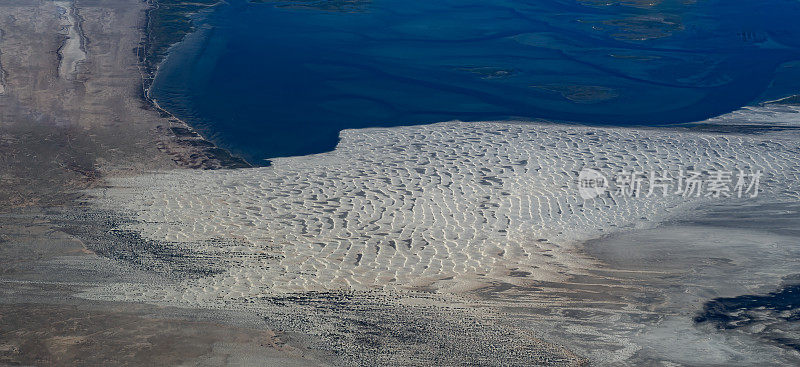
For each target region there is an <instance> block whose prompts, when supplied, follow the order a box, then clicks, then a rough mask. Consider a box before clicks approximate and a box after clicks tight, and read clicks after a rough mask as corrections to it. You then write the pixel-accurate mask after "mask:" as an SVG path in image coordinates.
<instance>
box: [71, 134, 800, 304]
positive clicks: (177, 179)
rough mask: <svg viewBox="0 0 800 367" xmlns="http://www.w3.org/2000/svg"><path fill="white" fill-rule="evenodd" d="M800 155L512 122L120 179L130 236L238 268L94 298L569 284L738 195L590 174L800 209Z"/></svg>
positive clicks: (216, 298) (381, 137)
mask: <svg viewBox="0 0 800 367" xmlns="http://www.w3.org/2000/svg"><path fill="white" fill-rule="evenodd" d="M798 157H800V145H798V141H797V140H796V139H780V138H776V137H775V135H771V136H766V135H737V134H705V133H698V132H689V131H685V132H678V131H676V130H656V129H626V128H593V127H580V126H566V125H545V124H523V123H501V122H481V123H466V122H445V123H438V124H433V125H425V126H413V127H399V128H373V129H364V130H347V131H343V132H342V134H341V142H340V144H339V146H338V147H337V149H336V150H335V151H333V152H330V153H324V154H318V155H312V156H303V157H292V158H280V159H276V160H274V162H273V163H274V164H273V166H271V167H264V168H255V169H241V170H223V171H186V170H180V171H171V172H160V173H153V174H151V175H145V176H138V177H129V178H117V179H114V180H113V181H112V182H111V184H112V187H111V188H108V189H103V190H97V191H95V192H94V193H93V194H94V196H95V199H93V200H94V204H95V205H96V206H97V207H98V208H101V209H106V210H113V211H116V212H119V213H125V214H127V215H132V216H133V218H134V219H135V221H134V222H133V223H131V224H127V225H125V226H124V229H128V230H135V231H139V232H141V234H142V236H143V237H144V238H145V239H149V240H154V241H160V242H164V243H167V244H168V245H169V246H174V247H176V248H188V249H192V250H193V251H197V252H199V254H200V255H198V256H199V257H200V258H203V259H204V260H209V259H210V261H216V262H219V263H220V264H226V265H225V266H226V268H227V269H228V270H227V271H225V272H223V273H222V274H218V275H215V276H212V277H206V278H201V279H193V280H186V281H183V282H181V284H180V285H179V286H163V287H162V286H153V285H147V286H144V285H137V284H119V285H116V286H113V287H105V288H103V289H96V290H94V291H91V292H89V293H87V294H86V296H87V297H91V298H102V299H126V300H140V301H158V302H167V303H171V302H177V303H188V304H192V305H209V306H210V305H212V304H214V303H219V302H223V303H226V304H227V303H231V302H233V303H236V302H249V301H251V300H253V299H254V298H257V297H259V296H262V295H266V294H272V295H274V294H282V293H286V292H302V291H322V290H372V289H378V290H389V291H391V290H400V291H402V290H438V291H445V292H460V291H463V290H469V289H475V288H476V287H479V286H481V285H486V284H490V283H497V282H505V283H511V284H527V283H530V282H533V281H559V280H561V279H564V278H565V277H566V276H567V275H570V274H580V273H581V272H582V271H584V269H588V268H591V267H592V262H591V261H590V260H588V258H586V257H583V256H581V255H579V254H578V253H577V251H575V250H576V249H577V248H578V245H579V244H580V243H581V242H582V241H586V240H589V239H593V238H597V237H599V236H602V235H604V234H608V233H613V232H615V231H618V230H620V229H630V228H644V227H651V226H654V225H656V224H658V223H661V222H663V221H665V220H669V219H671V218H680V217H682V216H684V215H685V214H686V213H688V210H690V209H691V208H693V207H695V206H697V205H702V204H703V203H708V202H713V201H718V200H726V199H717V198H706V197H704V196H701V197H688V198H687V197H683V196H679V195H669V196H667V197H662V196H660V195H654V196H652V197H644V196H642V197H638V198H637V197H624V196H619V195H614V196H613V197H612V196H601V197H600V198H597V199H593V200H588V201H584V200H583V199H581V198H580V196H579V195H578V190H577V182H576V178H577V175H578V172H579V171H580V170H581V169H582V168H584V167H593V168H597V169H598V170H600V171H602V172H606V173H613V172H616V171H618V170H620V169H627V170H634V169H636V170H640V171H645V172H648V171H658V172H660V170H671V171H675V170H678V169H695V170H714V169H722V170H734V171H735V170H738V169H745V170H756V169H758V170H762V171H763V172H764V177H763V178H762V181H761V185H760V186H761V196H762V197H764V196H772V197H782V198H786V199H787V200H797V199H798V198H799V197H800V187H799V185H798V183H799V182H800V161H798V159H797V158H798ZM727 200H746V199H733V198H732V199H727Z"/></svg>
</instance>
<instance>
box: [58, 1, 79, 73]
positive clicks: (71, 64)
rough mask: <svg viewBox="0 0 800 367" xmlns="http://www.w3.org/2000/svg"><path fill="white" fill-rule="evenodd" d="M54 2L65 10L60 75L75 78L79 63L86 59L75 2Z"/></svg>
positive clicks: (60, 50)
mask: <svg viewBox="0 0 800 367" xmlns="http://www.w3.org/2000/svg"><path fill="white" fill-rule="evenodd" d="M54 4H55V5H56V6H57V7H59V8H60V9H61V11H63V15H62V16H61V19H62V20H63V23H62V25H63V26H64V32H65V35H66V37H67V38H66V39H65V40H64V44H63V45H62V46H61V48H60V49H59V50H58V54H59V55H60V56H61V64H60V65H59V66H58V75H59V76H60V77H61V78H63V79H74V78H75V74H76V73H77V72H78V65H79V64H80V63H81V62H83V61H85V60H86V52H85V51H84V49H83V40H82V36H81V34H80V32H79V29H78V20H77V18H76V17H75V7H74V3H73V2H71V1H55V2H54Z"/></svg>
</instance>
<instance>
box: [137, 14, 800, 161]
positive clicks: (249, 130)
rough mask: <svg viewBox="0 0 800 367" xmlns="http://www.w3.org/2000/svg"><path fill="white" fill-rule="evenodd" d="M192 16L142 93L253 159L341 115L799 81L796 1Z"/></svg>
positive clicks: (323, 143) (328, 143)
mask: <svg viewBox="0 0 800 367" xmlns="http://www.w3.org/2000/svg"><path fill="white" fill-rule="evenodd" d="M648 4H655V5H648ZM195 24H196V26H197V28H198V31H197V32H196V33H195V34H192V35H190V36H189V37H188V38H187V40H186V41H184V42H183V43H181V44H178V45H176V46H175V47H173V49H172V51H171V53H170V55H169V57H168V58H167V59H166V61H165V62H164V64H163V65H162V67H161V69H160V71H159V73H158V75H157V77H156V80H155V82H154V84H153V88H152V90H151V97H153V98H155V99H157V100H158V102H159V104H161V106H162V107H164V108H166V109H167V110H169V111H170V112H172V113H174V114H175V115H176V116H178V117H180V118H182V119H184V120H186V121H187V122H189V123H191V124H192V125H194V126H195V127H196V128H197V129H198V130H199V131H201V132H202V133H203V134H204V135H205V136H206V137H208V138H209V139H211V140H212V141H213V142H215V143H217V144H218V145H219V146H221V147H223V148H226V149H228V150H230V151H232V152H233V153H235V154H238V155H240V156H242V157H244V158H245V159H247V160H248V161H250V162H251V163H254V164H263V163H264V162H265V161H264V159H268V158H271V157H278V156H290V155H303V154H311V153H318V152H324V151H329V150H331V149H333V148H334V147H335V145H336V143H337V140H338V132H339V131H340V130H342V129H346V128H362V127H372V126H394V125H408V124H420V123H431V122H438V121H445V120H453V119H461V120H495V119H508V118H517V119H529V120H533V119H548V120H560V121H572V122H579V123H587V124H610V125H656V124H668V123H680V122H689V121H697V120H702V119H706V118H708V117H712V116H715V115H719V114H723V113H726V112H729V111H732V110H735V109H737V108H739V107H741V106H744V105H748V104H753V103H757V102H760V101H765V100H770V99H776V98H781V97H785V96H788V95H792V94H797V93H800V62H799V61H797V60H800V1H798V0H757V1H754V0H750V1H743V0H696V1H692V0H674V1H671V0H663V1H658V0H647V1H643V0H639V1H637V0H627V1H615V0H602V1H601V0H593V1H589V0H587V1H577V0H526V1H522V0H492V1H485V0H484V1H480V0H426V1H417V0H402V1H400V0H373V1H366V0H337V1H324V0H322V1H315V0H298V1H270V0H267V1H266V2H264V3H250V2H248V1H246V0H228V3H225V4H222V5H219V6H217V7H215V8H214V10H213V11H211V12H208V13H205V14H203V15H202V16H199V17H198V18H197V20H196V23H195Z"/></svg>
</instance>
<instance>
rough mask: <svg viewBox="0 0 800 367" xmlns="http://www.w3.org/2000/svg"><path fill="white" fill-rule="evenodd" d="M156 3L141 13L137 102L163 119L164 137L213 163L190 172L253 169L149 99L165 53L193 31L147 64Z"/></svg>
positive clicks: (150, 4) (157, 1) (153, 2)
mask: <svg viewBox="0 0 800 367" xmlns="http://www.w3.org/2000/svg"><path fill="white" fill-rule="evenodd" d="M159 1H160V0H150V1H147V4H148V5H147V9H146V10H145V22H144V24H143V25H142V26H141V27H140V28H139V31H140V32H141V34H142V41H141V43H140V45H139V47H137V48H136V58H137V59H138V60H139V65H138V69H139V74H140V76H141V94H140V98H141V99H142V101H143V102H144V103H145V104H146V105H148V106H150V107H152V108H154V109H155V111H157V112H158V113H159V114H161V115H162V117H163V118H165V119H166V120H167V121H168V122H169V124H170V127H169V131H168V132H166V131H165V132H164V133H165V134H169V135H170V137H172V138H174V139H175V141H177V142H178V144H181V145H183V146H184V147H186V148H189V149H194V150H199V151H200V154H204V155H206V156H207V157H208V159H210V160H211V161H214V162H216V164H204V165H201V166H197V165H189V167H190V168H201V169H234V168H251V167H254V165H252V164H251V163H250V162H247V161H246V160H245V159H243V158H241V157H238V156H235V155H233V154H231V152H229V151H228V150H226V149H224V148H220V147H219V146H217V145H216V144H214V143H213V142H212V141H211V140H209V139H207V138H206V137H204V136H203V135H202V134H201V133H199V132H198V131H197V130H196V129H195V128H194V127H192V125H191V124H189V123H188V122H186V121H183V120H182V119H180V118H178V117H177V116H175V115H174V114H172V113H171V112H169V111H167V110H166V109H165V108H163V107H161V106H160V105H159V104H158V101H156V100H155V99H153V98H152V97H150V90H151V88H152V84H153V82H154V81H155V78H156V76H157V74H158V71H159V69H160V68H161V66H162V65H163V63H164V62H165V61H166V59H167V57H169V50H170V49H172V48H173V47H174V46H175V45H176V44H178V43H181V42H183V41H184V40H185V39H186V36H188V35H189V34H191V33H194V31H192V32H190V33H187V34H186V35H184V36H183V38H182V39H181V40H179V41H177V42H176V43H173V44H171V45H170V46H169V47H168V48H167V50H166V51H165V54H164V55H161V56H160V57H161V60H158V61H157V62H155V60H150V59H149V58H148V54H149V53H150V52H149V51H148V50H149V49H150V48H151V47H154V45H152V42H151V35H150V34H149V32H150V26H151V22H152V17H151V14H152V12H154V11H156V10H158V7H159ZM221 3H222V2H221V1H220V2H216V3H214V4H213V5H209V6H207V7H206V8H205V9H210V8H213V7H215V6H217V5H219V4H221ZM202 10H203V9H201V10H199V11H202ZM156 56H158V55H153V56H151V57H156Z"/></svg>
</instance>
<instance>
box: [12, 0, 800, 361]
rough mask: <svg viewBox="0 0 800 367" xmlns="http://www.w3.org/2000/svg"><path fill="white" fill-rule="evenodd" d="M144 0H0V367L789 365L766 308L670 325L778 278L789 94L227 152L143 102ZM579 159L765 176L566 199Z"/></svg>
mask: <svg viewBox="0 0 800 367" xmlns="http://www.w3.org/2000/svg"><path fill="white" fill-rule="evenodd" d="M147 6H148V4H147V3H144V2H130V1H125V0H74V1H55V2H51V1H38V0H8V1H4V2H3V3H2V4H0V164H2V166H1V167H2V170H1V171H0V183H2V184H0V364H10V365H17V364H23V365H98V364H103V365H154V364H155V365H178V364H184V365H223V364H224V365H228V364H230V365H266V366H279V365H280V366H328V365H337V366H338V365H342V366H378V365H381V366H384V365H385V366H389V365H397V366H431V365H441V366H459V365H464V366H467V365H469V366H474V365H486V366H532V365H548V366H549V365H561V366H581V365H614V366H617V365H631V366H634V365H653V366H676V365H701V364H710V365H742V366H746V365H755V364H758V365H764V366H771V365H774V366H782V365H791V364H797V363H800V351H799V350H797V348H795V347H793V346H792V345H791V343H788V342H785V340H795V339H796V338H798V337H800V336H798V332H797V330H795V329H791V328H789V329H787V328H786V327H784V326H782V324H781V323H780V322H778V321H776V320H782V319H781V317H783V318H786V317H789V316H786V315H782V314H780V313H779V312H775V313H769V312H766V313H765V312H762V313H758V315H756V316H757V317H756V316H753V320H755V321H753V322H752V323H749V324H747V325H746V327H738V326H737V327H732V328H729V329H725V328H717V327H714V326H713V325H710V324H696V323H695V321H694V318H695V316H696V315H697V314H698V313H699V312H700V311H701V310H703V307H704V305H706V304H707V302H709V301H711V300H712V299H715V298H719V297H736V296H740V295H746V294H769V293H770V292H774V291H777V290H778V289H780V288H781V287H783V286H788V285H792V284H796V281H797V279H800V278H797V274H796V273H795V272H796V269H798V261H800V260H798V259H800V247H798V243H800V241H797V239H798V237H800V233H798V231H797V229H796V228H798V224H799V223H800V216H798V208H797V201H798V200H800V187H799V186H798V185H799V183H800V163H798V162H799V161H798V159H797V158H798V156H800V143H798V142H800V140H798V139H797V138H798V136H799V135H798V132H797V130H796V128H797V126H798V121H800V110H798V109H797V108H796V107H794V106H773V105H770V106H761V107H753V108H748V109H742V110H740V111H736V112H734V113H731V114H728V115H724V116H721V117H718V118H715V119H712V120H709V121H704V122H702V123H698V124H689V125H682V126H679V127H674V128H669V129H667V128H606V127H585V126H577V125H556V124H546V123H522V122H515V121H497V122H470V123H466V122H459V121H451V122H440V123H435V124H431V125H422V126H411V127H396V128H372V129H352V130H345V131H343V132H342V133H341V135H340V142H339V145H338V146H337V148H336V149H335V150H334V151H331V152H327V153H321V154H314V155H308V156H300V157H288V158H279V159H275V160H273V162H272V163H273V164H272V165H271V166H269V167H258V168H247V167H245V166H247V165H246V164H244V162H243V161H242V160H240V159H238V158H236V157H233V156H231V155H230V154H228V153H227V152H225V151H223V150H221V149H219V148H217V147H215V146H214V145H213V144H211V143H210V142H208V141H207V140H205V139H204V138H203V137H202V136H200V135H199V134H198V133H197V132H195V131H194V130H193V129H192V128H191V127H189V126H188V125H187V124H185V123H184V122H182V121H180V120H178V119H176V118H175V117H172V116H170V115H169V114H168V113H166V112H165V111H163V110H161V109H160V108H158V107H157V106H156V105H154V104H152V103H150V102H148V101H147V100H145V99H144V98H143V79H145V78H146V77H147V76H146V75H145V76H143V75H142V64H141V63H140V62H141V60H140V55H141V53H142V50H143V42H144V40H145V35H144V29H145V27H146V10H147ZM585 167H594V168H597V169H600V170H606V171H608V172H611V171H616V170H620V169H640V170H651V171H653V170H670V169H681V168H689V167H691V169H698V170H714V169H732V170H737V169H747V170H756V169H759V170H763V171H764V172H765V173H766V174H765V176H764V179H763V181H762V185H763V188H762V189H763V191H762V192H761V194H760V195H759V196H758V197H757V198H750V199H748V198H744V199H739V198H735V197H731V198H727V199H718V198H713V197H706V196H697V197H684V196H669V197H668V196H666V195H665V196H659V195H655V196H650V197H616V198H612V197H609V196H601V197H598V198H595V199H594V200H591V201H589V200H586V201H585V200H583V199H581V197H580V196H578V192H577V190H578V186H577V178H578V174H579V171H581V169H582V168H585ZM753 312H756V311H753ZM793 338H794V339H793ZM781 341H784V342H781Z"/></svg>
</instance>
